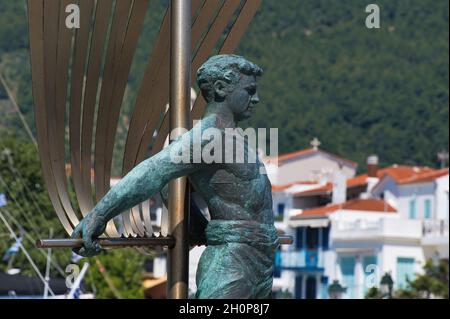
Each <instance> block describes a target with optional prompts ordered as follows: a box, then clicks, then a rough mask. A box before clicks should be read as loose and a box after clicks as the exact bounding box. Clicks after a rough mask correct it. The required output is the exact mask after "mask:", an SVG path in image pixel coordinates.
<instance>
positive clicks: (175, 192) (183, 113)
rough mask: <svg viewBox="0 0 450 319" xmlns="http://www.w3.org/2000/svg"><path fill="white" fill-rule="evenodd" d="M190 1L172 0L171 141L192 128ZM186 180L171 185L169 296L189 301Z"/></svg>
mask: <svg viewBox="0 0 450 319" xmlns="http://www.w3.org/2000/svg"><path fill="white" fill-rule="evenodd" d="M191 2H192V1H191V0H172V4H171V32H170V33H171V49H170V129H171V136H170V139H171V141H172V140H173V139H175V138H176V137H177V136H179V135H181V133H182V132H180V131H179V132H175V133H174V129H181V128H188V127H189V111H190V103H191V102H190V101H191V83H190V78H191V74H190V73H191V19H192V17H191V10H192V9H191V7H192V3H191ZM172 133H174V134H172ZM186 186H187V178H186V177H181V178H178V179H175V180H173V181H171V182H170V184H169V234H170V235H171V236H173V237H174V238H175V246H174V247H173V248H170V249H169V252H168V263H167V264H168V269H167V297H168V298H169V299H186V298H187V297H188V279H189V278H188V277H189V237H188V225H189V224H188V222H189V220H188V218H189V211H188V209H189V205H187V202H186V193H187V192H186Z"/></svg>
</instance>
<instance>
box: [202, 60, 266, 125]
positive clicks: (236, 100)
mask: <svg viewBox="0 0 450 319" xmlns="http://www.w3.org/2000/svg"><path fill="white" fill-rule="evenodd" d="M262 74H263V70H262V69H261V68H260V67H259V66H257V65H256V64H254V63H252V62H250V61H247V60H246V59H244V58H243V57H241V56H237V55H231V54H226V55H216V56H213V57H211V58H210V59H209V60H208V61H206V62H205V63H204V64H203V65H202V66H201V67H200V69H199V70H198V72H197V82H198V86H199V87H200V89H201V91H202V95H203V97H204V98H205V100H206V101H207V102H208V103H211V102H221V103H225V104H226V105H227V106H228V107H229V108H230V110H231V111H232V112H233V114H234V116H235V118H236V119H237V120H244V119H247V118H249V117H250V116H251V114H252V111H253V107H254V106H255V105H256V104H257V103H258V102H259V97H258V94H257V93H256V91H257V84H256V77H257V76H261V75H262Z"/></svg>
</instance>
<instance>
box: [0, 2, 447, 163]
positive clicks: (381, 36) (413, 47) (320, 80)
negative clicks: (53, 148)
mask: <svg viewBox="0 0 450 319" xmlns="http://www.w3.org/2000/svg"><path fill="white" fill-rule="evenodd" d="M165 3H167V0H153V1H151V7H150V8H151V10H149V13H148V17H147V22H146V25H145V32H146V38H145V41H141V43H140V45H139V51H138V53H137V55H136V58H135V61H134V64H133V71H132V74H131V76H130V83H129V87H128V91H127V98H126V100H125V102H124V109H125V111H124V113H123V114H124V117H125V116H126V115H127V114H130V112H131V106H132V104H133V101H134V98H135V94H136V91H137V88H138V83H139V79H140V78H141V76H142V72H143V70H144V66H145V63H146V60H147V54H148V52H149V50H150V49H151V45H152V42H151V41H149V39H152V38H154V34H155V30H157V29H158V28H157V26H158V23H159V22H160V20H161V14H162V12H163V10H164V4H165ZM367 4H368V3H365V2H363V1H359V0H345V1H335V0H301V1H292V0H278V1H275V0H263V5H262V7H261V9H260V10H259V12H258V14H257V15H256V17H255V19H254V21H253V22H252V24H251V26H250V28H249V30H248V32H247V34H246V35H245V37H244V39H243V41H242V42H241V45H240V46H239V47H238V49H237V53H238V54H241V55H244V56H246V57H247V58H249V59H250V60H253V61H255V62H257V63H258V64H260V65H261V66H262V67H263V68H264V69H265V71H266V73H265V75H264V77H263V78H261V80H260V96H261V100H262V101H261V104H260V108H259V110H258V112H256V115H255V118H254V119H253V120H252V121H251V122H249V123H245V125H252V126H256V127H277V128H279V137H280V151H281V152H288V151H293V150H296V149H299V148H304V147H307V146H309V141H310V140H311V139H312V138H313V137H315V136H317V137H319V139H320V140H321V141H322V143H323V144H322V145H323V148H325V149H327V150H329V151H331V152H335V153H338V154H340V155H342V156H345V157H347V158H349V159H352V160H355V161H357V162H359V163H361V164H362V165H361V166H362V167H364V162H365V158H366V157H367V155H368V154H371V153H376V154H378V155H379V156H380V159H381V162H382V164H391V163H410V164H412V163H416V164H421V165H432V166H436V165H437V164H438V163H437V160H436V153H437V152H438V151H440V150H442V149H445V150H447V149H448V141H449V131H448V110H449V102H448V101H449V93H448V84H449V65H448V57H449V46H448V39H449V29H448V9H449V4H448V1H446V0H439V1H436V0H415V1H413V0H403V1H387V0H383V1H381V0H380V1H377V4H379V6H380V8H381V29H367V28H366V27H365V18H366V15H367V13H365V6H366V5H367ZM158 17H159V18H158ZM26 32H27V26H26V7H25V1H22V0H21V1H11V0H0V68H1V69H0V71H1V72H2V74H3V75H4V76H5V77H6V78H7V80H8V83H9V85H10V86H11V87H12V88H13V90H14V92H15V93H16V94H17V96H18V101H19V104H20V106H21V108H22V111H23V112H24V113H25V114H26V117H27V119H28V121H29V123H30V125H33V123H32V122H33V116H32V107H31V105H32V102H31V101H32V100H31V92H30V90H31V85H30V75H29V67H28V64H29V63H28V60H27V51H26V48H27V34H26ZM5 98H6V96H5V92H4V90H2V89H1V85H0V116H1V118H0V126H3V127H7V128H9V129H10V130H11V129H12V130H15V131H16V132H17V134H19V135H22V136H25V135H24V133H23V132H24V130H23V129H22V126H21V124H20V122H19V121H18V119H17V116H16V115H15V114H14V113H12V112H11V109H10V105H9V104H8V103H6V100H5ZM125 123H126V120H125V119H124V120H123V121H122V124H121V128H122V129H123V128H125V125H126V124H125ZM119 136H120V137H121V140H123V138H124V133H120V134H119ZM120 144H122V141H119V145H120Z"/></svg>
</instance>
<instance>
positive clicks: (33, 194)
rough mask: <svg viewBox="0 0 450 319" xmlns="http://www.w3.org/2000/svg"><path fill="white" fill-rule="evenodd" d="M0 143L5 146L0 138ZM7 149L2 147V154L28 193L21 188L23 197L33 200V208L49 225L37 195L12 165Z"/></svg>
mask: <svg viewBox="0 0 450 319" xmlns="http://www.w3.org/2000/svg"><path fill="white" fill-rule="evenodd" d="M0 144H1V145H0V146H3V147H4V146H5V145H4V144H3V142H2V141H1V140H0ZM8 150H9V149H8V148H7V147H4V154H5V153H6V156H7V157H8V166H9V169H10V170H11V172H12V173H13V174H14V177H15V178H16V179H17V180H18V181H20V183H21V184H22V186H23V187H24V188H25V189H26V191H27V194H28V195H26V194H25V193H24V191H23V190H21V192H22V194H23V196H24V198H25V199H26V198H27V197H28V199H29V200H30V201H31V202H33V204H34V206H35V208H36V209H37V210H38V212H39V213H40V215H41V216H42V218H43V220H44V222H45V224H46V226H49V224H48V221H47V217H46V216H45V215H44V212H43V211H42V209H41V207H40V205H39V203H38V200H37V197H36V195H35V192H32V191H31V190H30V188H29V187H28V186H27V183H26V182H25V178H24V177H23V175H22V174H21V173H20V171H19V170H18V169H17V167H16V166H15V165H14V161H13V160H12V158H11V154H8V152H7V151H8Z"/></svg>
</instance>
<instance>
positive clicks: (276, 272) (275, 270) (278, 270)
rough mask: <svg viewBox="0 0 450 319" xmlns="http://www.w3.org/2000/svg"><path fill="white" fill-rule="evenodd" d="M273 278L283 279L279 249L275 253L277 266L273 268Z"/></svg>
mask: <svg viewBox="0 0 450 319" xmlns="http://www.w3.org/2000/svg"><path fill="white" fill-rule="evenodd" d="M273 277H274V278H280V277H281V251H280V249H278V250H277V251H276V252H275V264H274V267H273Z"/></svg>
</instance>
